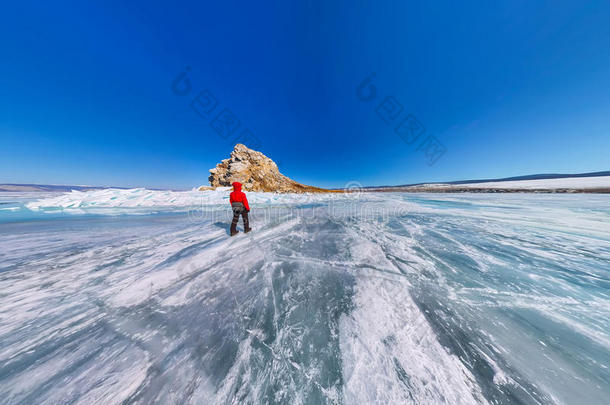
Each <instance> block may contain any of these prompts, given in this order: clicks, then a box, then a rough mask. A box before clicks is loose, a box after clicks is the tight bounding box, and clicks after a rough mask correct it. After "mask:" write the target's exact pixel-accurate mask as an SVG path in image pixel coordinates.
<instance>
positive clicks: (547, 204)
mask: <svg viewBox="0 0 610 405" xmlns="http://www.w3.org/2000/svg"><path fill="white" fill-rule="evenodd" d="M248 198H249V200H250V204H251V206H252V212H251V215H250V217H251V222H250V223H251V226H252V227H253V228H254V231H253V232H252V233H249V234H247V235H246V234H243V233H240V234H239V235H237V236H236V237H233V238H231V237H229V236H228V227H229V222H230V208H229V206H228V192H227V191H226V190H216V191H206V192H198V191H187V192H171V191H150V190H145V189H134V190H116V189H108V190H96V191H88V192H71V193H65V194H58V193H48V194H40V193H3V194H0V403H2V404H63V403H70V404H98V403H99V404H121V403H136V404H150V403H159V404H237V403H246V404H261V403H270V404H326V403H328V404H408V403H421V404H438V403H447V404H476V403H492V404H507V403H524V404H537V403H544V404H547V403H557V404H604V403H608V398H610V369H609V367H610V198H609V197H608V196H607V195H594V194H574V195H570V194H562V195H554V194H398V193H364V194H358V193H354V194H345V195H344V194H318V195H289V194H284V195H277V194H271V193H248ZM240 228H241V223H240V227H239V228H238V229H240Z"/></svg>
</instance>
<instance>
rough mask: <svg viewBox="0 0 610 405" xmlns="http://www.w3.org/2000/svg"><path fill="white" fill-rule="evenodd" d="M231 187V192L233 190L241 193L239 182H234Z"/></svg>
mask: <svg viewBox="0 0 610 405" xmlns="http://www.w3.org/2000/svg"><path fill="white" fill-rule="evenodd" d="M232 186H233V190H235V191H237V192H239V191H241V183H240V182H238V181H236V182H234V183H233V184H232Z"/></svg>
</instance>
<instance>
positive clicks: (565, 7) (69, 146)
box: [0, 0, 610, 188]
mask: <svg viewBox="0 0 610 405" xmlns="http://www.w3.org/2000/svg"><path fill="white" fill-rule="evenodd" d="M128 3H129V4H128ZM223 3H224V4H223ZM97 4H98V5H94V2H88V1H86V2H83V1H79V2H64V1H57V2H43V1H40V2H29V1H17V2H10V3H9V2H4V4H3V6H2V11H1V12H0V53H1V59H0V144H1V148H0V183H2V182H14V183H44V184H49V183H50V184H89V185H115V186H147V187H162V188H190V187H193V186H196V185H200V184H207V176H208V170H209V169H210V168H212V167H213V166H214V165H215V164H216V163H217V162H218V161H220V160H221V159H223V158H226V157H227V156H228V154H229V152H230V150H231V149H232V144H231V140H230V139H229V140H227V139H223V138H222V137H220V136H219V135H218V134H217V133H216V132H215V131H214V129H213V128H212V127H211V126H210V122H211V121H212V120H213V118H214V115H215V114H216V113H219V112H220V111H221V110H222V109H224V108H228V109H230V110H231V111H232V112H233V113H234V115H235V116H236V117H237V118H238V119H239V120H240V122H241V126H240V127H239V130H242V129H249V130H250V131H251V132H252V134H254V135H255V136H256V137H257V138H258V139H259V140H260V143H261V146H260V150H261V151H262V152H263V153H265V154H266V155H268V156H270V157H271V158H272V159H274V160H275V161H276V162H278V163H279V166H280V170H281V171H282V172H283V173H284V174H286V175H288V176H290V177H292V178H294V179H296V180H298V181H301V182H304V183H308V184H313V185H319V186H336V187H340V186H343V185H344V184H346V183H348V182H350V181H357V182H360V183H362V184H364V185H374V184H405V183H415V182H423V181H442V180H458V179H470V178H490V177H504V176H513V175H521V174H531V173H549V172H553V173H558V172H559V173H562V172H565V173H571V172H588V171H598V170H610V164H609V162H610V159H609V156H610V2H608V1H570V2H567V1H531V0H527V1H515V0H510V1H492V2H489V1H477V2H443V1H442V2H427V1H422V2H407V1H391V2H390V1H382V2H379V1H375V2H374V1H369V2H361V1H358V2H356V1H319V2H311V3H310V2H292V1H277V2H262V3H261V2H251V1H249V2H201V1H198V2H171V3H170V2H157V1H146V2H144V1H142V2H119V1H106V2H97ZM186 66H189V67H190V71H189V72H188V78H189V80H190V84H191V88H192V90H191V92H190V93H189V94H187V95H185V96H178V95H176V94H174V92H173V91H172V90H171V86H172V81H173V80H174V78H175V77H176V76H177V75H178V74H179V73H180V72H182V71H183V70H184V68H185V67H186ZM372 72H375V74H376V75H375V78H374V80H373V84H374V86H375V88H376V90H377V93H376V98H375V99H374V100H372V101H361V100H359V99H358V98H357V96H356V87H357V86H358V85H359V84H360V82H361V81H362V80H363V79H364V78H365V77H367V76H368V75H369V74H371V73H372ZM205 89H207V90H209V91H210V92H211V94H213V95H214V97H215V98H216V99H217V102H218V106H217V107H216V109H215V110H214V111H212V112H211V113H210V114H212V115H211V116H210V118H209V119H206V118H203V117H201V116H199V115H197V113H195V112H194V111H193V110H192V109H191V107H190V106H189V103H190V102H191V100H192V98H193V97H195V96H196V95H197V94H198V93H199V92H200V91H203V90H205ZM386 96H393V97H395V99H396V100H397V101H398V102H400V104H401V105H402V106H403V108H404V110H403V112H402V115H401V116H400V117H399V118H397V119H399V120H400V119H402V117H403V116H406V115H407V114H409V113H410V114H413V115H414V116H415V117H417V119H418V120H419V121H420V122H421V123H422V124H423V125H424V126H425V128H426V134H425V136H427V135H433V136H435V137H436V139H437V140H438V141H440V142H441V143H442V144H443V145H444V146H445V147H446V153H445V154H444V155H443V156H441V157H440V158H439V159H438V161H436V163H435V164H434V165H432V166H429V165H428V164H427V157H426V155H425V154H424V153H423V151H422V150H421V149H420V150H419V151H417V150H416V148H417V146H418V144H417V142H419V140H418V141H417V142H414V143H413V144H411V145H409V144H407V143H405V142H404V141H403V140H402V139H401V138H400V137H399V136H398V135H397V134H396V133H395V132H394V131H393V126H392V125H390V124H386V123H385V122H384V121H383V120H382V119H381V118H380V117H379V115H378V114H377V113H376V112H375V110H376V108H377V106H378V105H379V104H380V103H381V102H382V101H383V100H384V99H385V97H386ZM419 139H423V138H419Z"/></svg>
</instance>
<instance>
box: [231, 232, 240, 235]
mask: <svg viewBox="0 0 610 405" xmlns="http://www.w3.org/2000/svg"><path fill="white" fill-rule="evenodd" d="M238 233H239V231H231V236H235V235H237V234H238Z"/></svg>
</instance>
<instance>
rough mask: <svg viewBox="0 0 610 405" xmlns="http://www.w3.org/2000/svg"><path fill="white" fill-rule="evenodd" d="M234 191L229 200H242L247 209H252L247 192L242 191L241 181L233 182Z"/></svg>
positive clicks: (232, 201)
mask: <svg viewBox="0 0 610 405" xmlns="http://www.w3.org/2000/svg"><path fill="white" fill-rule="evenodd" d="M233 190H234V191H233V192H232V193H231V194H230V196H229V201H230V202H231V204H232V203H234V202H240V203H242V204H243V205H244V207H245V208H246V211H250V206H249V205H248V199H247V198H246V194H245V193H243V192H242V191H241V183H238V182H235V183H233Z"/></svg>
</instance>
